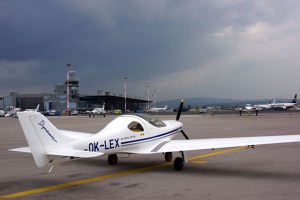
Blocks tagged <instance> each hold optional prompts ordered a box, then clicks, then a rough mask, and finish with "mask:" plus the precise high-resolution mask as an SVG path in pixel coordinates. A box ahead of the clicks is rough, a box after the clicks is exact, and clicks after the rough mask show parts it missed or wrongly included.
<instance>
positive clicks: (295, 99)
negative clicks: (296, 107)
mask: <svg viewBox="0 0 300 200" xmlns="http://www.w3.org/2000/svg"><path fill="white" fill-rule="evenodd" d="M291 103H297V94H295V96H294V98H293V101H292V102H291Z"/></svg>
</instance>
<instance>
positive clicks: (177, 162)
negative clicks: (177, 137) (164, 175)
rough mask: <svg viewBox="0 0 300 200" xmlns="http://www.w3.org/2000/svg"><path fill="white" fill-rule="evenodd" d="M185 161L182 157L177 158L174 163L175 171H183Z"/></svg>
mask: <svg viewBox="0 0 300 200" xmlns="http://www.w3.org/2000/svg"><path fill="white" fill-rule="evenodd" d="M183 164H184V163H183V159H182V158H181V157H177V158H176V159H175V161H174V169H175V171H182V168H183Z"/></svg>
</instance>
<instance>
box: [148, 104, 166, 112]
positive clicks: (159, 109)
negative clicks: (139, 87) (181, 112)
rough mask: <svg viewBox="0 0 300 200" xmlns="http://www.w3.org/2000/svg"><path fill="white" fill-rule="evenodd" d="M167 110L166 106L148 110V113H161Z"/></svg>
mask: <svg viewBox="0 0 300 200" xmlns="http://www.w3.org/2000/svg"><path fill="white" fill-rule="evenodd" d="M167 109H168V105H166V106H165V107H163V108H150V110H149V112H163V111H167Z"/></svg>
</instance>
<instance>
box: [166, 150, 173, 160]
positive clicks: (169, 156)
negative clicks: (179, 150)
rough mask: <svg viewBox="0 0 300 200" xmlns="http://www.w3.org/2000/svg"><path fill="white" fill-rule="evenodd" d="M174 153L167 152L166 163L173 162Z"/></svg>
mask: <svg viewBox="0 0 300 200" xmlns="http://www.w3.org/2000/svg"><path fill="white" fill-rule="evenodd" d="M172 157H173V156H172V152H166V153H165V160H166V162H170V161H171V160H172Z"/></svg>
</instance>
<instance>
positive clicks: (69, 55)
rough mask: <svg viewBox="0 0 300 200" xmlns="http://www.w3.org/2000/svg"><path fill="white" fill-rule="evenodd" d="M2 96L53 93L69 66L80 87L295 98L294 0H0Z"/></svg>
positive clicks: (299, 40)
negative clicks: (68, 65)
mask: <svg viewBox="0 0 300 200" xmlns="http://www.w3.org/2000/svg"><path fill="white" fill-rule="evenodd" d="M0 5H1V6H0V76H1V77H0V96H8V95H9V92H10V91H15V92H19V93H41V92H51V91H53V89H54V85H55V84H58V83H62V82H63V81H64V80H65V78H66V64H67V63H70V64H71V65H72V67H71V68H72V70H74V71H76V76H77V77H78V78H79V80H80V93H81V94H96V92H97V90H104V91H111V92H117V93H123V92H124V77H128V79H127V94H129V95H134V96H140V97H145V93H146V92H147V89H148V88H147V86H148V85H150V87H149V88H150V93H151V94H152V93H153V91H154V90H155V91H156V96H157V100H158V101H160V100H169V99H175V98H186V97H198V96H201V97H218V98H233V99H236V98H237V99H247V98H249V99H259V98H270V99H272V98H277V97H283V98H292V97H293V96H294V94H295V93H298V91H299V87H300V84H299V83H300V77H299V75H300V1H298V0H294V1H293V0H290V1H281V0H277V1H276V0H272V1H270V0H266V1H258V0H245V1H242V0H240V1H239V0H206V1H204V0H203V1H201V0H195V1H193V0H186V1H185V0H151V1H146V0H139V1H138V0H118V1H117V0H85V1H81V0H51V1H47V0H26V1H21V0H1V2H0Z"/></svg>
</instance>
